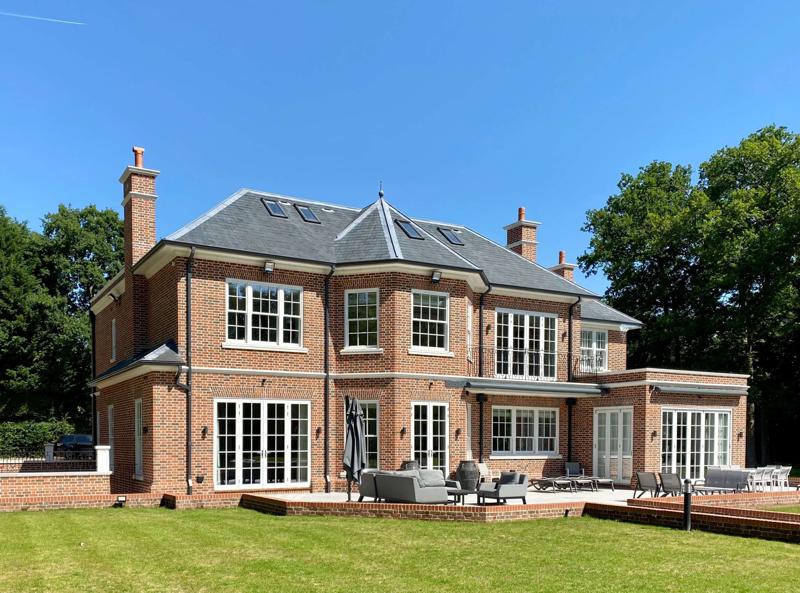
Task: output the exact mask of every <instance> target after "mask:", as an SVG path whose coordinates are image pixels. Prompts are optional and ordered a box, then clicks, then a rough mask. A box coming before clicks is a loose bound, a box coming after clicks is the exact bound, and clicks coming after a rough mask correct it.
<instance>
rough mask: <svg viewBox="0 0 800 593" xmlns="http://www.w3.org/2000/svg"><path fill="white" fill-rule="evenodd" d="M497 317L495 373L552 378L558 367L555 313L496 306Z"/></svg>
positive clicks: (521, 377)
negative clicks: (514, 309) (497, 307)
mask: <svg viewBox="0 0 800 593" xmlns="http://www.w3.org/2000/svg"><path fill="white" fill-rule="evenodd" d="M496 317H497V323H496V324H495V327H496V334H497V335H496V351H495V361H496V362H495V372H496V375H497V376H498V377H502V378H513V379H531V380H536V381H555V380H556V377H557V370H558V369H557V364H556V358H557V344H556V335H557V319H556V316H555V315H552V314H549V313H535V312H530V311H512V310H507V309H498V310H497V312H496Z"/></svg>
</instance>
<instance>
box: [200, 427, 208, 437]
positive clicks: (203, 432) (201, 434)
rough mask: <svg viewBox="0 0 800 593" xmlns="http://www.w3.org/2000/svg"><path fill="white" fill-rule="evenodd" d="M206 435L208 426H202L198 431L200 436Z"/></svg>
mask: <svg viewBox="0 0 800 593" xmlns="http://www.w3.org/2000/svg"><path fill="white" fill-rule="evenodd" d="M207 436H208V426H204V427H203V428H202V430H201V431H200V437H201V438H206V437H207Z"/></svg>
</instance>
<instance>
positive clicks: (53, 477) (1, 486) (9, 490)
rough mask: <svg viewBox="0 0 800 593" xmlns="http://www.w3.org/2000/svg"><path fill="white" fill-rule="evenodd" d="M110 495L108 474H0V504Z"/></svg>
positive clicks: (109, 477) (109, 475)
mask: <svg viewBox="0 0 800 593" xmlns="http://www.w3.org/2000/svg"><path fill="white" fill-rule="evenodd" d="M110 493H111V474H110V473H94V472H92V473H85V474H80V473H73V472H61V473H56V472H46V473H29V474H24V473H19V474H0V501H5V500H7V499H10V498H11V499H25V498H36V497H53V496H54V497H67V496H94V495H103V494H106V495H108V494H110Z"/></svg>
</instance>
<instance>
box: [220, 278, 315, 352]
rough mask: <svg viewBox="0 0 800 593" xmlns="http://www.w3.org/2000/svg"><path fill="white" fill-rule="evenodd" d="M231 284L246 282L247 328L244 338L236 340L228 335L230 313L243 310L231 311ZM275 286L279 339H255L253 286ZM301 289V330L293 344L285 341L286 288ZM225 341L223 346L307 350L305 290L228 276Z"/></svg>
mask: <svg viewBox="0 0 800 593" xmlns="http://www.w3.org/2000/svg"><path fill="white" fill-rule="evenodd" d="M230 284H244V286H245V329H244V340H236V339H231V338H229V337H228V315H229V313H232V312H233V313H241V311H239V310H236V311H231V309H230V302H229V296H228V286H229V285H230ZM254 287H258V288H265V289H270V288H275V289H277V291H278V328H277V332H276V334H277V335H276V338H277V341H275V342H267V341H261V340H253V339H252V335H253V288H254ZM286 289H289V290H299V291H300V330H299V335H298V338H299V343H298V344H292V343H288V342H284V341H283V320H284V318H285V315H284V306H283V305H284V290H286ZM224 290H225V341H224V343H223V347H244V348H255V349H267V350H269V349H280V350H283V351H285V350H289V351H294V350H296V351H301V352H306V351H307V350H306V349H305V348H303V330H304V328H305V323H304V317H305V315H304V311H305V307H304V303H305V296H304V292H305V291H304V290H303V287H302V286H293V285H291V284H276V283H270V282H253V281H251V280H240V279H237V278H226V279H225V285H224ZM292 317H293V316H292Z"/></svg>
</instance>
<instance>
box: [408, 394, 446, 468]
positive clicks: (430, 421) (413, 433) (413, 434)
mask: <svg viewBox="0 0 800 593" xmlns="http://www.w3.org/2000/svg"><path fill="white" fill-rule="evenodd" d="M414 406H426V407H427V408H428V417H427V420H426V422H427V424H428V428H427V433H428V434H427V435H426V436H427V439H428V446H430V443H431V441H432V440H433V418H432V416H433V414H432V409H433V407H434V406H443V407H444V436H445V441H444V469H445V474H448V473H449V472H450V404H448V402H441V401H412V402H411V410H410V411H411V459H414V451H415V449H414V439H415V437H416V423H415V422H414ZM431 451H432V449H428V464H429V466H430V463H431V456H430V453H431ZM420 469H430V467H421V466H420Z"/></svg>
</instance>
